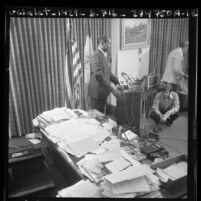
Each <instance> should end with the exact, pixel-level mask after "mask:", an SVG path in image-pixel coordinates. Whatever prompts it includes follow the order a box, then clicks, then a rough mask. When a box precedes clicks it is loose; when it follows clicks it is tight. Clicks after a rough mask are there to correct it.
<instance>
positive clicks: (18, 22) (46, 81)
mask: <svg viewBox="0 0 201 201" xmlns="http://www.w3.org/2000/svg"><path fill="white" fill-rule="evenodd" d="M64 25H65V19H62V18H58V19H57V18H49V19H48V18H10V58H9V61H10V63H9V68H10V72H9V73H10V74H9V78H10V79H9V83H10V87H9V136H10V137H11V136H21V135H23V134H25V133H28V132H33V131H34V130H33V126H32V119H33V118H35V117H36V116H37V115H39V114H40V113H42V112H43V111H46V110H50V109H53V108H55V107H63V106H65V99H66V98H67V97H65V82H64V73H63V72H64V66H65V65H64V61H65V43H63V41H65V32H64V30H65V29H64Z"/></svg>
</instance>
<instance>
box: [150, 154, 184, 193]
mask: <svg viewBox="0 0 201 201" xmlns="http://www.w3.org/2000/svg"><path fill="white" fill-rule="evenodd" d="M181 161H185V162H187V156H186V155H185V154H181V155H179V156H176V157H174V158H169V159H167V160H165V161H162V162H160V163H157V164H154V165H151V166H150V167H151V168H152V169H154V170H156V169H157V168H161V169H165V168H167V167H168V166H170V165H172V164H174V163H179V162H181ZM161 186H162V187H163V188H164V189H166V190H167V191H168V192H169V193H170V194H174V193H178V192H180V191H183V190H185V189H186V188H187V175H186V176H184V177H181V178H179V179H176V180H174V181H172V180H170V179H169V180H168V181H167V182H166V183H165V182H162V181H161Z"/></svg>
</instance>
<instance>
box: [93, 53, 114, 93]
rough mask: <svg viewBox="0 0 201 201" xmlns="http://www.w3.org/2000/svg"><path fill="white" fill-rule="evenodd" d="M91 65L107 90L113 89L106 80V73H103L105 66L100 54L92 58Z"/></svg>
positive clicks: (97, 78)
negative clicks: (102, 63) (102, 64)
mask: <svg viewBox="0 0 201 201" xmlns="http://www.w3.org/2000/svg"><path fill="white" fill-rule="evenodd" d="M91 66H92V68H93V71H94V74H95V77H96V80H97V81H98V82H99V83H100V85H102V86H103V87H104V88H105V89H106V90H107V91H109V92H111V91H112V89H113V88H112V86H110V83H109V82H108V81H107V80H106V78H105V76H104V74H103V67H102V66H101V62H100V58H99V55H98V54H96V55H94V56H93V57H92V60H91Z"/></svg>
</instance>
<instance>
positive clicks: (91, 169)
mask: <svg viewBox="0 0 201 201" xmlns="http://www.w3.org/2000/svg"><path fill="white" fill-rule="evenodd" d="M77 165H78V167H79V169H80V171H81V172H82V173H83V174H84V175H85V176H87V177H88V178H89V179H90V180H91V181H93V182H94V181H95V182H99V181H100V179H99V178H101V177H102V176H104V174H103V172H102V167H103V166H102V165H101V164H100V163H99V162H98V157H97V156H96V155H95V154H86V155H85V157H84V158H83V159H82V160H80V161H79V162H78V163H77Z"/></svg>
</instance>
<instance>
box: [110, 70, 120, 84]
mask: <svg viewBox="0 0 201 201" xmlns="http://www.w3.org/2000/svg"><path fill="white" fill-rule="evenodd" d="M110 80H111V81H112V82H113V83H114V84H115V85H118V84H120V83H119V80H118V78H117V77H116V76H115V75H114V74H113V73H111V74H110Z"/></svg>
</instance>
